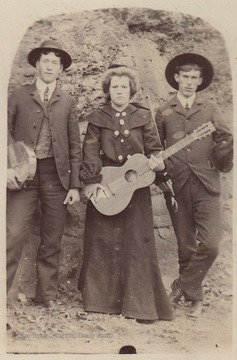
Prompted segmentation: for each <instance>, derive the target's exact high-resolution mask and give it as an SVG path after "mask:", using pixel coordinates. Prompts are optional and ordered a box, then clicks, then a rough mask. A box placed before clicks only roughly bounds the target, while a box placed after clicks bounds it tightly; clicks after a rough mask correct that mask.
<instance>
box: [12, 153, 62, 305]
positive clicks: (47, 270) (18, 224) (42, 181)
mask: <svg viewBox="0 0 237 360" xmlns="http://www.w3.org/2000/svg"><path fill="white" fill-rule="evenodd" d="M65 196H66V190H65V189H64V188H63V187H62V185H61V182H60V180H59V177H58V175H57V169H56V165H55V161H54V159H53V158H50V159H43V160H38V162H37V171H36V174H35V177H34V180H32V181H28V183H26V187H25V188H24V189H23V190H21V191H8V194H7V290H9V289H10V287H11V285H12V282H13V280H14V277H15V274H16V271H17V266H18V263H19V260H20V258H21V255H22V250H23V246H24V240H25V238H26V236H28V233H29V226H30V222H31V220H32V216H33V214H34V212H35V209H36V207H37V204H38V200H39V199H40V202H41V210H42V220H41V226H40V236H41V242H40V246H39V249H38V253H37V259H36V264H37V275H38V281H37V286H36V300H37V301H48V300H54V299H56V295H57V291H58V268H59V256H60V243H61V238H62V235H63V231H64V226H65V222H66V206H65V205H63V201H64V199H65Z"/></svg>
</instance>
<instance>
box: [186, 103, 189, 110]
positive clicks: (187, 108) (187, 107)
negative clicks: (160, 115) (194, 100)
mask: <svg viewBox="0 0 237 360" xmlns="http://www.w3.org/2000/svg"><path fill="white" fill-rule="evenodd" d="M185 110H186V111H188V110H189V106H188V103H186V105H185Z"/></svg>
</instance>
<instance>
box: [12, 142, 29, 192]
mask: <svg viewBox="0 0 237 360" xmlns="http://www.w3.org/2000/svg"><path fill="white" fill-rule="evenodd" d="M7 158H8V169H9V168H13V169H15V171H16V173H17V175H18V176H19V178H20V179H21V181H20V182H18V183H19V185H20V187H22V186H23V184H24V183H25V181H26V180H33V177H34V175H35V172H36V156H35V152H34V150H33V149H31V148H29V147H28V146H26V145H25V144H24V142H23V141H15V142H13V141H12V142H11V143H10V144H9V145H8V149H7Z"/></svg>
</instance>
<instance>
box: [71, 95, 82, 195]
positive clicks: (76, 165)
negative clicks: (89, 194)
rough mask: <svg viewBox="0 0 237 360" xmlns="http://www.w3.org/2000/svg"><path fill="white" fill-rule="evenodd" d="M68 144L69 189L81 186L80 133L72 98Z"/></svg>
mask: <svg viewBox="0 0 237 360" xmlns="http://www.w3.org/2000/svg"><path fill="white" fill-rule="evenodd" d="M68 144H69V161H70V165H71V176H70V189H74V188H81V182H80V179H79V172H80V165H81V147H80V133H79V123H78V115H77V108H76V104H75V100H74V99H72V104H71V110H70V114H69V120H68Z"/></svg>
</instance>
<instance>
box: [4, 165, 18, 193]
mask: <svg viewBox="0 0 237 360" xmlns="http://www.w3.org/2000/svg"><path fill="white" fill-rule="evenodd" d="M7 188H8V189H9V190H21V179H20V177H19V175H18V174H17V172H16V170H15V169H13V168H10V169H7Z"/></svg>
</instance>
